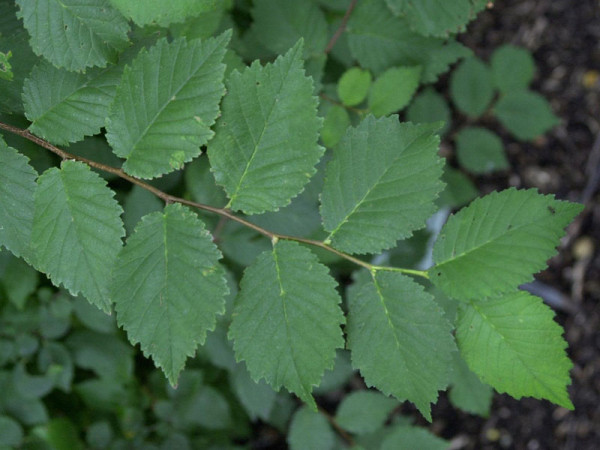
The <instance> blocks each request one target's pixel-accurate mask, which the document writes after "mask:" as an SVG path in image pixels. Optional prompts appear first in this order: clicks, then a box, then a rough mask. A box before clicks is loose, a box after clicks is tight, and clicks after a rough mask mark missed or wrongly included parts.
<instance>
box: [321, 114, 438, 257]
mask: <svg viewBox="0 0 600 450" xmlns="http://www.w3.org/2000/svg"><path fill="white" fill-rule="evenodd" d="M436 129H437V127H435V126H431V125H413V124H409V123H402V124H401V123H399V122H398V117H397V116H391V117H387V118H381V119H377V120H376V119H375V118H374V117H373V116H368V117H367V118H366V119H365V120H363V122H362V123H361V124H360V125H359V126H358V127H356V128H349V129H348V131H347V132H346V135H345V136H344V138H343V139H342V141H341V142H340V143H339V144H338V146H337V147H336V149H335V153H334V155H333V158H332V159H331V161H330V162H329V164H328V166H327V172H326V178H325V186H324V188H323V194H322V196H321V215H322V217H323V225H324V227H325V230H326V231H328V232H329V236H328V237H327V239H326V242H327V243H331V244H332V245H333V246H334V247H335V248H337V249H339V250H343V251H347V252H352V253H377V252H379V251H381V250H383V249H387V248H390V247H393V246H394V244H395V243H396V241H397V240H398V239H401V238H405V237H408V236H410V235H411V233H412V231H414V230H416V229H418V228H421V227H423V226H424V225H425V220H426V219H427V218H428V217H429V216H430V215H431V214H432V213H433V212H434V210H435V206H434V203H433V202H434V200H435V198H436V197H437V194H438V193H439V192H440V191H441V190H442V187H443V184H442V183H441V181H440V180H439V178H440V176H441V173H442V167H443V160H441V159H440V158H439V157H438V156H437V147H438V142H439V139H438V137H437V136H436V135H435V131H436Z"/></svg>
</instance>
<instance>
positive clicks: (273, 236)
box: [0, 122, 427, 278]
mask: <svg viewBox="0 0 600 450" xmlns="http://www.w3.org/2000/svg"><path fill="white" fill-rule="evenodd" d="M0 129H3V130H6V131H10V132H11V133H14V134H16V135H19V136H21V137H23V138H25V139H28V140H30V141H32V142H35V143H36V144H38V145H39V146H40V147H43V148H45V149H47V150H50V151H51V152H52V153H55V154H56V155H58V156H60V157H61V158H62V159H63V160H67V159H71V160H74V161H80V162H82V163H85V164H87V165H88V166H90V167H93V168H95V169H99V170H102V171H104V172H108V173H112V174H113V175H116V176H118V177H120V178H123V179H124V180H127V181H129V182H130V183H133V184H135V185H137V186H139V187H141V188H143V189H146V190H147V191H149V192H151V193H153V194H154V195H156V196H157V197H158V198H160V199H161V200H163V201H164V202H165V203H166V204H169V203H180V204H182V205H186V206H191V207H192V208H197V209H201V210H203V211H209V212H212V213H214V214H218V215H219V216H221V217H222V218H226V219H230V220H233V221H235V222H238V223H241V224H242V225H244V226H245V227H248V228H250V229H252V230H254V231H256V232H258V233H260V234H262V235H263V236H266V237H268V238H269V239H270V240H271V241H272V242H273V241H276V240H278V239H283V240H287V241H295V242H299V243H302V244H308V245H312V246H314V247H319V248H322V249H323V250H327V251H328V252H331V253H334V254H336V255H338V256H339V257H341V258H343V259H346V260H348V261H350V262H353V263H354V264H356V265H359V266H361V267H364V268H366V269H367V270H369V271H371V272H374V271H377V270H395V271H399V272H405V273H411V274H413V275H419V276H423V277H425V278H427V273H426V272H421V271H414V270H411V269H401V268H384V267H381V266H374V265H373V264H369V263H368V262H366V261H362V260H360V259H358V258H355V257H354V256H351V255H348V254H347V253H344V252H341V251H339V250H336V249H335V248H333V247H331V246H329V245H327V244H325V243H324V242H322V241H316V240H314V239H307V238H302V237H297V236H288V235H285V234H279V233H274V232H272V231H269V230H267V229H265V228H262V227H260V226H258V225H256V224H254V223H252V222H249V221H247V220H246V219H244V218H242V217H239V216H236V215H235V214H234V213H233V212H232V211H231V210H230V209H227V208H216V207H214V206H210V205H205V204H203V203H197V202H194V201H191V200H187V199H185V198H181V197H176V196H174V195H170V194H167V193H166V192H163V191H161V190H160V189H157V188H155V187H154V186H152V185H150V184H148V183H146V182H144V181H142V180H140V179H138V178H135V177H132V176H131V175H128V174H127V173H125V172H124V171H123V170H121V169H117V168H116V167H112V166H108V165H106V164H102V163H99V162H96V161H92V160H90V159H87V158H84V157H82V156H77V155H73V154H71V153H68V152H66V151H64V150H62V149H60V148H58V147H56V146H55V145H52V144H50V143H49V142H48V141H45V140H44V139H42V138H39V137H37V136H36V135H34V134H32V133H30V132H29V131H28V130H23V129H21V128H17V127H14V126H12V125H8V124H5V123H2V122H0Z"/></svg>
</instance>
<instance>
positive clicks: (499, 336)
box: [456, 291, 573, 409]
mask: <svg viewBox="0 0 600 450" xmlns="http://www.w3.org/2000/svg"><path fill="white" fill-rule="evenodd" d="M553 316H554V313H553V311H552V310H551V309H550V308H549V307H548V306H546V305H544V303H543V301H542V299H540V298H538V297H534V296H533V295H530V294H528V293H527V292H523V291H517V292H512V293H510V294H507V295H505V296H502V297H497V298H492V299H488V300H486V301H482V302H470V303H468V304H464V305H462V307H461V309H460V310H459V318H458V323H457V328H456V339H457V341H458V346H459V348H460V351H461V354H462V355H463V357H464V358H465V360H466V361H467V364H468V365H469V367H470V368H471V370H473V371H474V372H475V373H477V374H478V375H479V376H480V377H481V379H482V380H483V381H485V382H486V383H489V384H491V385H492V386H493V387H494V388H495V389H496V390H497V391H498V392H506V393H508V394H510V395H511V396H513V397H515V398H517V399H519V398H521V397H523V396H528V397H534V398H540V399H541V398H545V399H548V400H550V401H551V402H554V403H556V404H558V405H560V406H563V407H565V408H568V409H573V404H572V403H571V400H570V399H569V394H568V392H567V385H569V384H570V383H571V380H570V377H569V370H570V369H571V367H572V366H573V364H572V363H571V361H570V360H569V358H568V357H567V354H566V352H565V348H566V347H567V343H566V342H565V340H564V339H563V338H562V336H561V334H562V331H563V330H562V328H561V327H560V326H559V325H558V324H557V323H556V322H554V320H553Z"/></svg>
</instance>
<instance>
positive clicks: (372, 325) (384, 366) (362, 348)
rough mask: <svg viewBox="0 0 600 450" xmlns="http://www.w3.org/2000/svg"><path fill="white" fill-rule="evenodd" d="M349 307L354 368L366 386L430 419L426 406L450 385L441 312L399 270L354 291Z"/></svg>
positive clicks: (450, 342)
mask: <svg viewBox="0 0 600 450" xmlns="http://www.w3.org/2000/svg"><path fill="white" fill-rule="evenodd" d="M348 308H349V313H348V325H347V326H346V332H347V334H348V347H349V348H350V350H351V352H352V364H353V365H354V367H355V368H357V369H359V370H360V372H361V374H362V376H363V377H364V379H365V382H366V383H367V385H369V386H374V387H376V388H377V389H379V390H380V391H381V392H383V393H384V394H386V395H393V396H394V397H396V398H398V399H399V400H401V401H403V400H409V401H411V402H413V403H414V404H415V405H416V406H417V408H418V409H419V411H421V414H423V416H425V417H426V418H427V419H428V420H431V411H430V403H432V402H435V401H436V400H437V396H438V391H439V390H441V389H444V388H445V387H446V386H447V385H448V382H449V373H448V369H449V364H450V361H451V359H452V351H453V350H455V348H456V347H455V345H454V339H453V338H452V334H451V332H452V327H451V326H450V324H449V323H448V322H447V321H446V319H445V318H444V313H443V311H442V309H441V308H440V307H439V306H438V305H437V303H436V302H435V301H434V300H433V298H432V297H431V295H429V294H428V293H426V292H425V291H424V290H423V288H422V287H421V286H420V285H418V284H417V283H415V282H414V281H412V280H411V279H410V278H409V277H407V276H405V275H402V274H400V273H397V272H377V273H376V275H375V278H374V281H373V282H366V283H364V284H363V285H362V286H360V287H358V288H357V289H352V290H351V291H350V293H349V305H348ZM424 355H426V356H427V357H424Z"/></svg>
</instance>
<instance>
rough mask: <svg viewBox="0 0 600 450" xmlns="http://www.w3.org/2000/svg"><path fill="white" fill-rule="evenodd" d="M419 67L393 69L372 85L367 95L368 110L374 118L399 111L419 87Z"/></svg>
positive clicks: (420, 70)
mask: <svg viewBox="0 0 600 450" xmlns="http://www.w3.org/2000/svg"><path fill="white" fill-rule="evenodd" d="M421 72H422V69H421V66H414V67H410V66H407V67H393V68H391V69H388V70H386V71H385V72H384V73H383V74H381V76H380V77H379V78H377V79H376V80H375V82H374V83H373V87H372V88H371V93H370V94H369V109H370V110H371V112H372V113H373V114H374V115H375V116H376V117H381V116H385V115H388V114H391V113H394V112H396V111H400V110H401V109H403V108H404V107H405V106H406V105H408V102H410V99H411V98H412V96H413V94H414V93H415V92H416V90H417V88H418V87H419V80H420V78H421Z"/></svg>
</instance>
